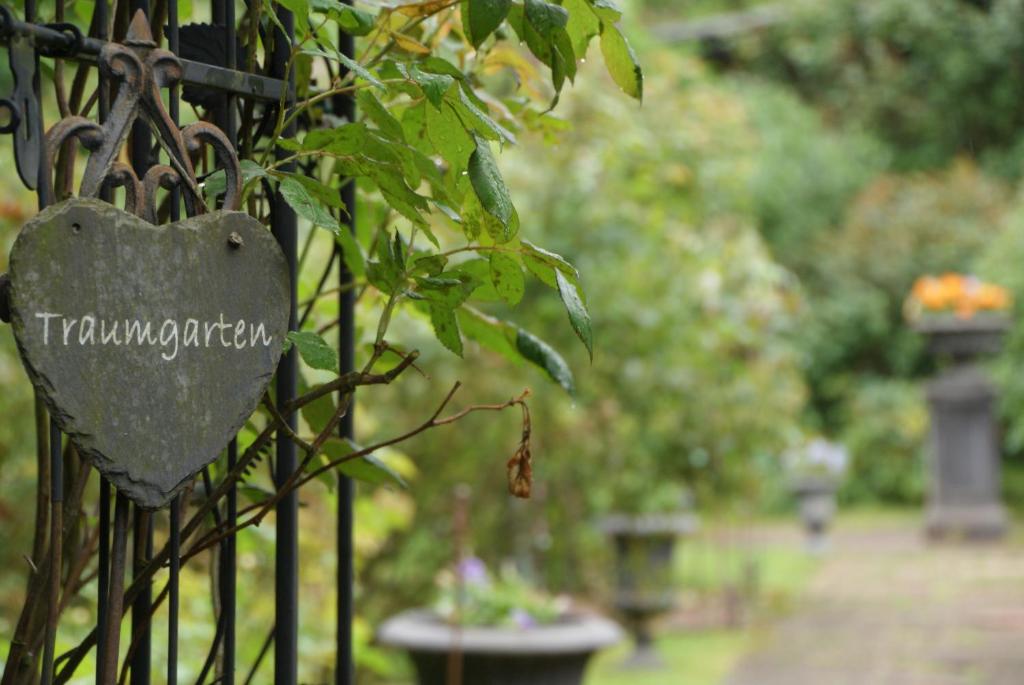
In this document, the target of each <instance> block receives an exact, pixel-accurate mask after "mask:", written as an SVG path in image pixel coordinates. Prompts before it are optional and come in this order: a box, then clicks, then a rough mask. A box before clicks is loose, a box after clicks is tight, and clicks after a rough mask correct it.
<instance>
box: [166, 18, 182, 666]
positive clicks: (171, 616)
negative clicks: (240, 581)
mask: <svg viewBox="0 0 1024 685" xmlns="http://www.w3.org/2000/svg"><path fill="white" fill-rule="evenodd" d="M167 47H168V49H170V51H171V52H173V53H174V54H178V0H168V1H167ZM178 95H179V93H178V86H177V85H175V86H174V87H173V88H171V91H170V94H169V96H168V101H167V104H168V110H169V111H168V115H169V116H170V117H171V121H172V122H173V123H174V125H175V126H177V125H178V119H179V117H180V114H181V113H180V111H179V110H180V102H179V100H178ZM180 195H181V193H180V191H179V190H178V188H177V187H174V188H171V194H170V198H171V210H170V219H171V221H172V222H173V221H177V220H178V219H180V218H181V197H180ZM181 504H182V498H181V495H178V496H176V497H175V498H174V500H172V501H171V511H170V522H169V528H170V530H169V535H168V540H167V547H168V551H169V553H170V559H169V561H168V571H169V574H168V575H169V577H168V579H167V685H178V607H179V605H180V597H179V592H180V589H181Z"/></svg>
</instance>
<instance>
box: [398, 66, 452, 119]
mask: <svg viewBox="0 0 1024 685" xmlns="http://www.w3.org/2000/svg"><path fill="white" fill-rule="evenodd" d="M409 77H410V78H411V79H412V80H413V81H415V82H416V83H417V84H418V85H419V87H420V88H422V89H423V94H424V95H425V96H426V97H427V100H429V101H430V103H431V104H432V105H434V107H436V108H438V109H440V108H441V103H442V102H443V101H444V94H445V93H447V92H448V89H449V88H451V87H452V84H453V83H455V79H454V78H453V77H451V76H449V75H447V74H431V73H429V72H426V71H421V70H420V69H418V68H417V67H416V66H415V65H414V66H413V67H412V68H411V69H410V70H409Z"/></svg>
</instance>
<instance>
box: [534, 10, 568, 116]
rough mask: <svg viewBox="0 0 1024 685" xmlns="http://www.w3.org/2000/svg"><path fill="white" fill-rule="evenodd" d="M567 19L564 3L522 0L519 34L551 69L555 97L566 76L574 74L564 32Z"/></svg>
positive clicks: (566, 34) (566, 36)
mask: <svg viewBox="0 0 1024 685" xmlns="http://www.w3.org/2000/svg"><path fill="white" fill-rule="evenodd" d="M568 22H569V13H568V12H567V11H566V9H565V8H564V7H560V6H558V5H553V4H551V3H547V2H544V0H526V1H525V3H524V6H523V21H522V37H523V39H524V40H525V41H526V46H527V47H528V48H530V52H532V53H533V54H534V55H536V57H537V59H539V60H540V61H541V62H543V63H544V64H546V65H547V66H548V67H549V68H550V69H551V81H552V84H553V85H554V87H555V94H556V96H555V100H556V101H557V99H558V97H557V94H558V93H559V92H560V91H561V90H562V84H563V83H564V82H565V77H566V76H569V77H570V78H573V77H574V76H575V74H576V58H575V55H574V54H573V50H572V40H571V39H570V38H569V35H568V33H567V32H566V26H567V24H568Z"/></svg>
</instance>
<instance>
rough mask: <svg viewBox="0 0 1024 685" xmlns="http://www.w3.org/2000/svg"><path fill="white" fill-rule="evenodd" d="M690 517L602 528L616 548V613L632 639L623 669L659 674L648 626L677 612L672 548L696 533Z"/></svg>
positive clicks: (619, 518) (632, 520)
mask: <svg viewBox="0 0 1024 685" xmlns="http://www.w3.org/2000/svg"><path fill="white" fill-rule="evenodd" d="M697 526H698V522H697V517H696V516H694V515H693V514H690V513H685V512H681V513H676V514H657V515H642V516H630V515H624V514H622V515H615V516H610V517H608V518H607V519H605V520H604V522H603V523H602V526H601V527H602V529H603V530H604V532H605V533H606V534H607V535H608V536H609V537H610V538H611V540H612V544H613V545H614V548H615V581H616V582H615V607H616V609H617V610H618V611H619V612H620V613H621V614H622V616H623V618H624V619H625V621H626V626H627V628H628V629H629V631H630V633H632V635H633V640H634V645H635V648H634V651H633V654H632V655H631V656H630V657H629V659H628V660H627V661H626V663H625V666H626V667H635V668H658V667H661V666H662V665H663V662H662V660H661V659H660V657H659V656H658V654H657V652H656V651H655V650H654V636H653V633H652V628H651V623H652V621H653V619H654V618H656V617H657V616H658V615H659V614H663V613H665V612H667V611H669V610H670V609H672V608H673V607H674V606H675V603H676V587H675V582H674V566H673V557H674V555H675V547H676V542H677V541H678V540H679V539H680V538H682V537H684V536H688V535H691V534H693V532H694V531H696V530H697Z"/></svg>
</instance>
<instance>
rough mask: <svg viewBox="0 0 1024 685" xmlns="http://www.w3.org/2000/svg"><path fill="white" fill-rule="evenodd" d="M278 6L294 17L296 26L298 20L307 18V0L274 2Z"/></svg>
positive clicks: (279, 0)
mask: <svg viewBox="0 0 1024 685" xmlns="http://www.w3.org/2000/svg"><path fill="white" fill-rule="evenodd" d="M275 1H276V2H277V4H278V5H280V6H281V7H284V8H285V9H286V10H288V11H289V12H291V13H292V14H294V15H295V17H296V21H295V23H296V24H298V23H299V21H300V20H304V19H305V17H308V16H309V2H307V0H275Z"/></svg>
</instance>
